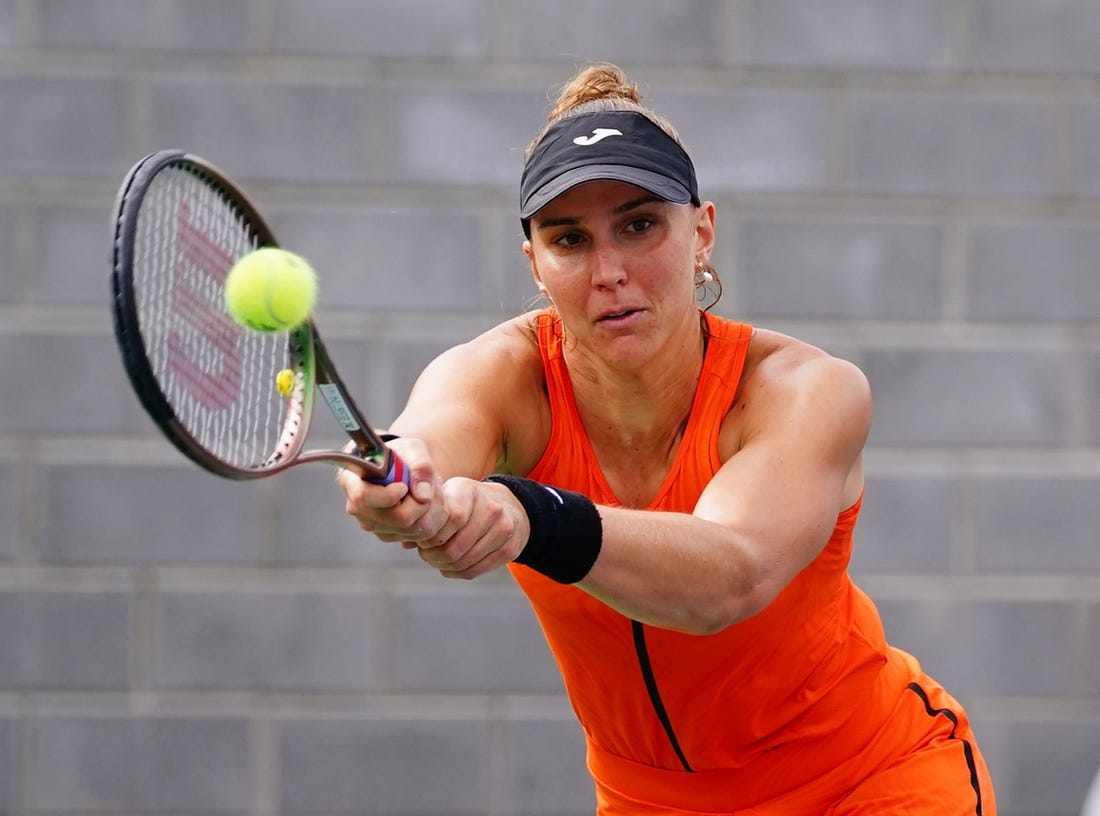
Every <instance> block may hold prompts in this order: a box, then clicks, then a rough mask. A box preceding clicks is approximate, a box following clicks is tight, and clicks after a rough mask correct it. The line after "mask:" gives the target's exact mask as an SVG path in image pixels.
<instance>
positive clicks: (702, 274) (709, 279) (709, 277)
mask: <svg viewBox="0 0 1100 816" xmlns="http://www.w3.org/2000/svg"><path fill="white" fill-rule="evenodd" d="M713 282H714V275H713V274H712V273H711V271H710V267H709V266H707V264H705V263H704V262H703V261H699V262H698V263H697V264H695V284H696V286H702V285H703V284H706V283H713Z"/></svg>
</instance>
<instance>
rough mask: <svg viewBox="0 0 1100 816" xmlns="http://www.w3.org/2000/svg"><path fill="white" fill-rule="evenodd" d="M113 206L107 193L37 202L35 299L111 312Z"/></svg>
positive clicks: (32, 280) (31, 288) (32, 293)
mask: <svg viewBox="0 0 1100 816" xmlns="http://www.w3.org/2000/svg"><path fill="white" fill-rule="evenodd" d="M120 181H121V179H120ZM111 207H112V202H111V201H110V200H108V199H107V198H106V197H104V198H103V199H102V200H100V201H97V202H96V204H95V205H94V206H89V205H81V206H70V205H64V204H62V205H58V206H45V207H41V208H39V210H38V212H37V214H36V218H35V227H36V235H35V244H34V252H35V257H36V258H37V259H38V263H37V265H36V268H35V270H34V274H33V275H32V276H31V278H30V281H29V293H30V298H31V299H32V300H33V301H35V302H36V303H39V304H42V305H50V306H53V305H60V306H69V305H78V304H79V305H88V306H95V307H98V308H100V309H102V310H103V313H104V314H107V310H108V308H109V306H108V304H110V302H111V289H110V284H109V283H108V281H109V277H110V270H111V263H110V260H111V249H112V247H111V239H112V237H113V236H112V234H111V229H110V227H111V224H110V221H109V217H108V215H109V213H110V212H111ZM0 229H2V227H0ZM112 362H113V361H112Z"/></svg>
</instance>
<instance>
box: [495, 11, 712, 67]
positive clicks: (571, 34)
mask: <svg viewBox="0 0 1100 816" xmlns="http://www.w3.org/2000/svg"><path fill="white" fill-rule="evenodd" d="M724 6H725V4H724V3H722V2H721V1H720V0H681V2H676V0H637V2H625V0H605V2H602V3H588V2H584V0H559V2H557V3H554V4H545V3H509V4H508V5H507V6H506V8H507V15H506V17H505V18H504V24H505V26H506V29H505V36H503V37H502V42H504V43H506V44H507V47H506V51H505V53H506V55H507V56H508V57H510V58H512V59H524V60H532V59H533V60H544V61H555V62H558V63H562V62H569V63H576V64H578V65H579V64H582V63H583V62H586V61H597V60H611V61H621V62H623V63H629V62H650V63H652V62H661V63H685V64H697V65H713V64H715V63H719V62H721V60H722V58H723V51H724V48H723V43H724V36H723V35H724V34H725V24H724ZM566 20H584V25H564V26H563V21H566ZM551 33H552V36H550V34H551ZM562 78H563V79H564V77H562Z"/></svg>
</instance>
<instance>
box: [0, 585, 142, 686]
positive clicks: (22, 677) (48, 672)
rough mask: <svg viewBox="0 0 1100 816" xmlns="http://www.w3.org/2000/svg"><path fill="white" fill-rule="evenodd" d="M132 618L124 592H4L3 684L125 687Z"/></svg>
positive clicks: (0, 633)
mask: <svg viewBox="0 0 1100 816" xmlns="http://www.w3.org/2000/svg"><path fill="white" fill-rule="evenodd" d="M131 619H132V610H131V602H130V598H129V596H128V595H127V594H125V593H121V592H61V591H40V592H35V591H31V590H27V591H19V592H0V620H3V621H5V622H6V623H5V625H4V626H3V627H0V688H7V689H54V690H57V689H65V690H70V691H76V690H94V691H108V690H110V691H121V690H125V689H126V687H127V685H128V671H129V666H130V662H129V658H130V638H131V636H132V633H133V629H132V620H131Z"/></svg>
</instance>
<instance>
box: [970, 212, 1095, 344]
mask: <svg viewBox="0 0 1100 816" xmlns="http://www.w3.org/2000/svg"><path fill="white" fill-rule="evenodd" d="M968 254H969V277H968V287H967V302H968V305H969V310H970V312H971V314H973V315H974V316H975V317H976V318H978V319H984V320H1000V319H1016V320H1028V319H1030V320H1047V321H1060V322H1070V321H1087V320H1093V319H1095V317H1096V315H1097V314H1100V276H1097V274H1096V258H1097V257H1098V256H1100V229H1097V228H1096V226H1095V225H1094V224H1092V223H1082V222H1072V223H1059V222H1055V223H1024V224H1018V223H1015V224H987V225H982V226H978V227H975V228H974V229H973V231H972V232H971V234H970V238H969V241H968ZM1040 270H1041V271H1040Z"/></svg>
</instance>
